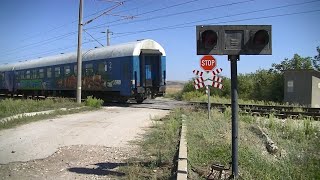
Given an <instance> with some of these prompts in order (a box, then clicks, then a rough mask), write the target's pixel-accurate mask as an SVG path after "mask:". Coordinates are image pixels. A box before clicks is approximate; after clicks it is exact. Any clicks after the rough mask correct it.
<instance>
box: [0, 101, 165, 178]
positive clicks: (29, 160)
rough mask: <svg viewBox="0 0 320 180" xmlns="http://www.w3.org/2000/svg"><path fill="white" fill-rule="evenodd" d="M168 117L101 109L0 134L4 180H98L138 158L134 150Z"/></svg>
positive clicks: (0, 167) (158, 112)
mask: <svg viewBox="0 0 320 180" xmlns="http://www.w3.org/2000/svg"><path fill="white" fill-rule="evenodd" d="M168 113H169V111H167V110H159V109H145V108H131V107H103V108H102V109H101V110H98V111H94V112H83V113H79V114H71V115H65V116H62V117H60V118H55V119H48V120H43V121H38V122H33V123H30V124H26V125H22V126H19V127H17V128H13V129H7V130H2V131H0V147H1V148H0V164H1V165H0V179H75V178H77V177H78V178H77V179H79V178H80V179H83V178H89V179H93V178H94V179H97V178H98V179H99V178H106V176H101V175H111V176H112V177H113V176H122V174H121V173H120V172H116V170H115V171H114V172H113V169H117V167H118V166H121V165H123V160H124V159H127V158H129V157H134V156H136V152H137V147H134V146H132V145H131V144H130V141H132V140H135V139H137V138H139V137H141V136H140V135H141V134H143V133H144V132H145V130H146V128H148V127H149V126H150V125H151V124H152V121H151V120H150V118H154V117H163V116H165V115H167V114H168Z"/></svg>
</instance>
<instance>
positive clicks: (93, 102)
mask: <svg viewBox="0 0 320 180" xmlns="http://www.w3.org/2000/svg"><path fill="white" fill-rule="evenodd" d="M102 104H103V100H102V99H97V98H95V97H92V96H88V97H87V99H86V101H85V105H86V106H90V107H94V108H100V107H101V106H102Z"/></svg>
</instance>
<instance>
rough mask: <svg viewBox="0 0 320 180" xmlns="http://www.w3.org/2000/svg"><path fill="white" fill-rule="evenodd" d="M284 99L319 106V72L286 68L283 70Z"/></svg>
mask: <svg viewBox="0 0 320 180" xmlns="http://www.w3.org/2000/svg"><path fill="white" fill-rule="evenodd" d="M284 101H285V102H289V103H296V104H301V105H306V106H309V107H320V72H319V71H315V70H287V71H285V72H284Z"/></svg>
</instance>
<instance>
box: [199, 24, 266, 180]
mask: <svg viewBox="0 0 320 180" xmlns="http://www.w3.org/2000/svg"><path fill="white" fill-rule="evenodd" d="M196 37H197V54H198V55H228V60H229V61H230V65H231V111H232V118H231V122H232V128H231V129H232V147H231V150H232V157H231V158H232V177H231V178H233V179H238V174H239V172H238V80H237V62H238V61H239V60H240V55H271V54H272V43H271V42H272V41H271V40H272V38H271V37H272V33H271V25H207V26H197V27H196Z"/></svg>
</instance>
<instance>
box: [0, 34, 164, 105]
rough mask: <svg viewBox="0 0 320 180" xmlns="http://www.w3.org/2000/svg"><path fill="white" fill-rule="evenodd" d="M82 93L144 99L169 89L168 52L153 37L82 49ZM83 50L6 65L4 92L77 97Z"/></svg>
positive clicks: (1, 74) (0, 71) (1, 73)
mask: <svg viewBox="0 0 320 180" xmlns="http://www.w3.org/2000/svg"><path fill="white" fill-rule="evenodd" d="M82 60H83V63H82V95H83V96H82V97H86V96H89V95H93V96H95V97H98V98H101V99H104V100H116V101H127V100H128V99H129V98H134V99H136V101H137V102H138V103H142V101H143V100H145V99H146V98H147V97H151V98H153V97H156V96H161V95H163V94H164V93H165V89H166V54H165V51H164V49H163V47H161V45H159V44H158V43H157V42H156V41H154V40H151V39H146V40H140V41H136V42H129V43H124V44H119V45H114V46H107V47H102V48H96V49H91V50H88V51H83V53H82ZM76 87H77V54H76V53H70V54H60V55H56V56H50V57H44V58H39V59H35V60H30V61H24V62H19V63H15V64H7V65H1V66H0V93H2V94H22V95H24V96H40V95H41V96H46V97H47V96H62V97H76Z"/></svg>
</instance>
